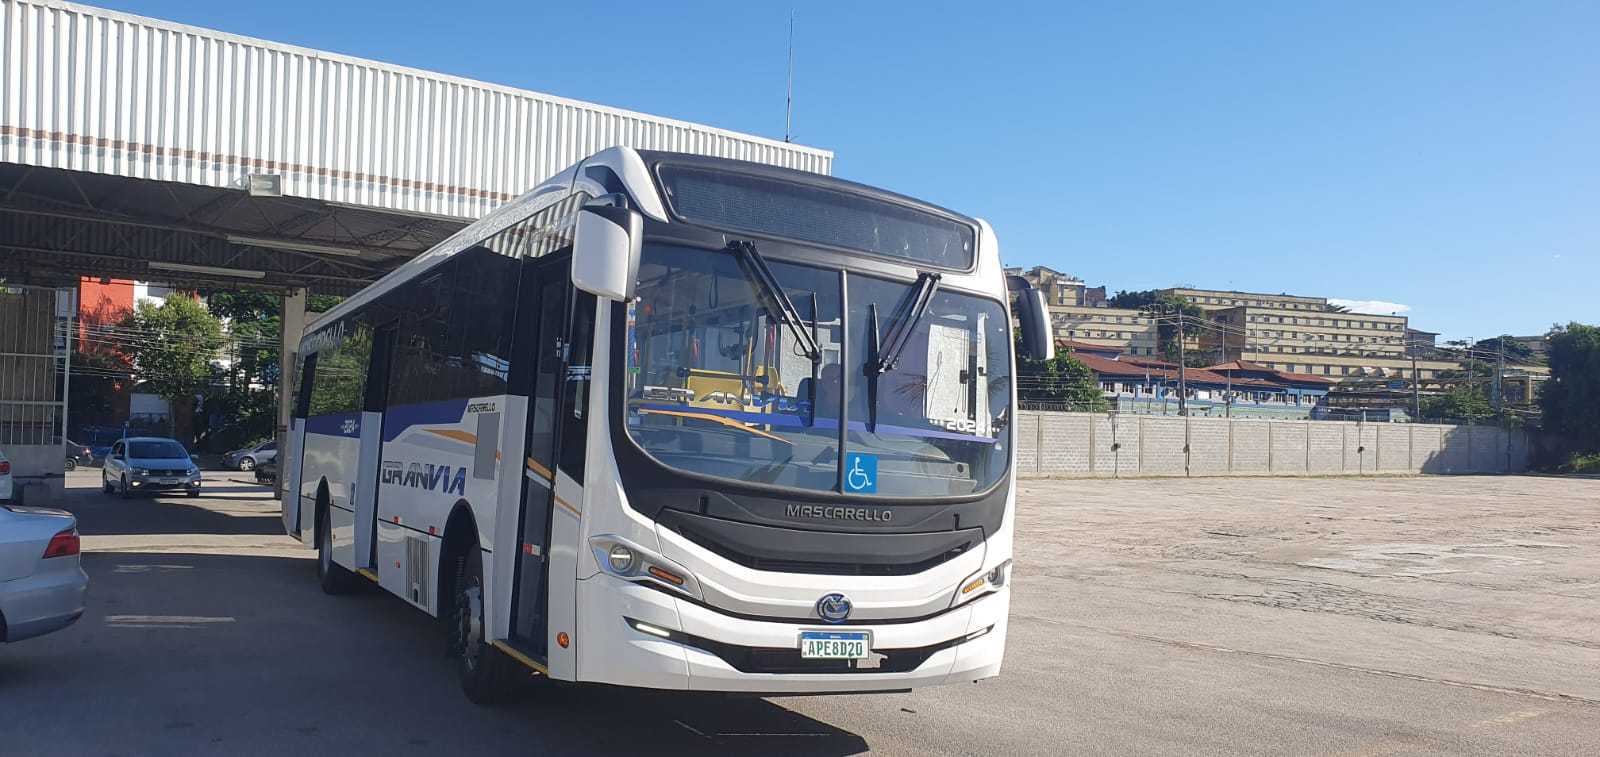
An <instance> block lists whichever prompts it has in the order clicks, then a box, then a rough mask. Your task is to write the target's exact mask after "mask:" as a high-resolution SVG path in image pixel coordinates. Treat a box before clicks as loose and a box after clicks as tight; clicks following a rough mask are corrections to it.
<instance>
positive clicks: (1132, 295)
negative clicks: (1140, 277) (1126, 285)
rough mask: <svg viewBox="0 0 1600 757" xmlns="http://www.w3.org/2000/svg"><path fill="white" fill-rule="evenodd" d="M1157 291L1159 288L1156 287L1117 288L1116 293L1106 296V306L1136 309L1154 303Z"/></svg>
mask: <svg viewBox="0 0 1600 757" xmlns="http://www.w3.org/2000/svg"><path fill="white" fill-rule="evenodd" d="M1158 293H1159V290H1156V289H1139V290H1136V291H1128V290H1126V289H1122V290H1118V291H1117V293H1116V294H1114V295H1111V296H1110V297H1108V298H1106V307H1110V308H1126V309H1128V310H1138V309H1139V308H1142V307H1147V306H1150V305H1154V304H1155V303H1156V296H1157V294H1158Z"/></svg>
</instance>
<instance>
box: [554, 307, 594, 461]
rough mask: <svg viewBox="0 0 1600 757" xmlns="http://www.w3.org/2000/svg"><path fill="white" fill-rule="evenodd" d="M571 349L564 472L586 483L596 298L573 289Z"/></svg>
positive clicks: (563, 440) (563, 406) (564, 423)
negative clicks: (584, 459)
mask: <svg viewBox="0 0 1600 757" xmlns="http://www.w3.org/2000/svg"><path fill="white" fill-rule="evenodd" d="M571 296H572V301H573V302H572V328H571V330H570V331H569V332H568V334H569V336H570V339H571V344H572V349H571V351H570V352H569V353H568V354H567V386H566V388H565V390H564V391H563V392H562V396H561V424H562V426H561V463H560V465H561V470H563V471H565V472H566V473H567V475H569V476H571V477H572V478H573V480H574V481H582V480H583V458H584V448H585V447H586V446H587V441H588V438H589V434H588V430H589V424H588V423H587V421H586V420H585V419H586V418H587V417H588V412H587V411H588V407H589V384H590V380H589V373H590V368H591V367H592V364H593V356H594V313H595V298H594V295H592V294H589V293H587V292H581V291H578V290H577V289H573V290H572V295H571Z"/></svg>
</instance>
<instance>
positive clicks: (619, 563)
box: [606, 544, 639, 576]
mask: <svg viewBox="0 0 1600 757" xmlns="http://www.w3.org/2000/svg"><path fill="white" fill-rule="evenodd" d="M606 565H607V566H608V567H610V568H611V572H612V573H616V574H618V575H624V576H627V575H632V574H633V569H634V568H636V567H638V566H639V556H638V555H636V554H634V553H633V550H631V549H628V545H626V544H613V545H611V549H610V551H608V552H607V553H606Z"/></svg>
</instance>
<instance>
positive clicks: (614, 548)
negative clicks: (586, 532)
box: [589, 534, 700, 599]
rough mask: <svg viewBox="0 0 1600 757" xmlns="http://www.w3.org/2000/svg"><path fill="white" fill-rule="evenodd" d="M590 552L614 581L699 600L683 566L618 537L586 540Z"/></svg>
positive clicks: (696, 590) (698, 586) (692, 582)
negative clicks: (613, 577) (666, 590)
mask: <svg viewBox="0 0 1600 757" xmlns="http://www.w3.org/2000/svg"><path fill="white" fill-rule="evenodd" d="M589 549H590V550H592V551H593V552H594V559H595V562H597V563H599V564H600V569H601V570H604V571H605V572H607V573H610V574H611V575H613V576H616V577H617V578H621V579H623V580H627V581H632V582H634V583H641V584H649V585H651V586H657V587H662V588H666V589H670V590H671V591H673V592H682V593H683V594H687V595H689V596H691V597H694V598H696V599H698V598H700V583H699V582H698V581H696V580H695V578H694V576H693V575H692V574H690V573H689V571H687V570H685V569H684V568H683V566H681V565H679V564H677V563H675V562H673V561H671V560H668V559H667V558H665V557H662V556H660V555H658V554H655V553H654V552H651V551H650V550H648V549H645V548H644V547H641V546H639V545H638V544H635V543H633V542H631V541H625V540H624V539H622V537H620V536H613V535H609V534H606V535H600V536H592V537H589Z"/></svg>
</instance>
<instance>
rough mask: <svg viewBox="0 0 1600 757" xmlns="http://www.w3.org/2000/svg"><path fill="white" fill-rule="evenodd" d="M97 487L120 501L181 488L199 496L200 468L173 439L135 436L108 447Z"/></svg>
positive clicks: (191, 494)
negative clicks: (109, 449) (108, 450)
mask: <svg viewBox="0 0 1600 757" xmlns="http://www.w3.org/2000/svg"><path fill="white" fill-rule="evenodd" d="M100 487H101V488H102V489H104V490H105V492H106V493H107V494H111V493H113V492H114V493H117V494H120V495H122V498H123V499H127V498H129V497H132V496H133V495H135V494H138V493H139V492H153V491H161V490H174V489H182V490H184V491H185V492H187V493H188V494H189V496H191V497H198V496H200V468H199V466H196V465H195V464H194V458H191V457H190V456H189V452H188V450H185V449H184V448H183V445H182V444H179V443H178V442H177V441H176V440H174V439H164V438H162V437H158V436H135V437H131V438H128V439H119V440H117V442H116V443H115V444H112V445H111V452H110V453H109V454H107V455H106V461H105V465H104V466H103V467H101V469H100Z"/></svg>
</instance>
